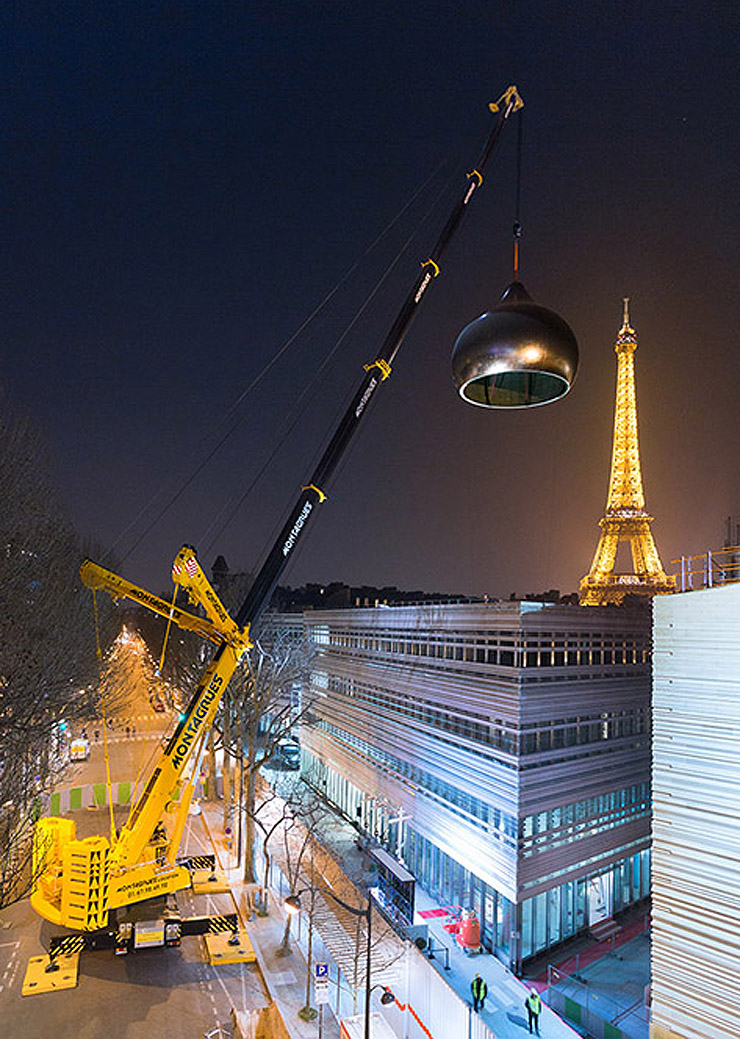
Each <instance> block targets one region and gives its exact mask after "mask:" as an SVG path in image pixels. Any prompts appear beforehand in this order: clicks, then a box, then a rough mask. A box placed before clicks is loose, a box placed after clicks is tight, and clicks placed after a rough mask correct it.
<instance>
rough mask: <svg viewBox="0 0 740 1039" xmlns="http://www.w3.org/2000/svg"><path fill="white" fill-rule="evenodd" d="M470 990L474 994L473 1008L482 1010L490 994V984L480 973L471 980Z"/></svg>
mask: <svg viewBox="0 0 740 1039" xmlns="http://www.w3.org/2000/svg"><path fill="white" fill-rule="evenodd" d="M470 991H471V993H472V996H473V1010H482V1009H483V1004H484V1003H485V1001H486V996H487V995H488V985H486V983H485V981H484V980H483V978H482V977H481V976H480V974H476V975H475V977H474V978H473V980H472V981H471V982H470Z"/></svg>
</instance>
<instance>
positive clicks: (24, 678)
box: [0, 400, 109, 907]
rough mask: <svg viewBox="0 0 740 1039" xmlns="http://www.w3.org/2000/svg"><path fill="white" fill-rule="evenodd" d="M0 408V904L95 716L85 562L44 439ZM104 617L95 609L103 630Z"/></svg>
mask: <svg viewBox="0 0 740 1039" xmlns="http://www.w3.org/2000/svg"><path fill="white" fill-rule="evenodd" d="M2 405H3V406H2V407H0V500H1V501H2V503H3V506H2V509H0V809H1V814H0V829H1V830H2V834H1V836H2V857H1V860H0V907H2V906H6V905H10V904H12V903H13V902H16V901H18V900H19V899H21V898H23V897H24V896H25V895H26V893H27V892H28V890H29V887H30V886H31V884H32V883H33V869H32V866H31V851H30V845H31V834H32V830H33V823H34V821H35V819H36V818H37V816H38V814H39V811H40V796H41V794H42V793H43V792H44V791H46V790H48V789H49V787H50V786H51V785H52V784H53V782H54V779H55V777H56V776H57V775H58V774H59V772H60V770H61V768H62V767H63V764H64V754H63V750H64V738H65V735H64V734H65V731H67V730H69V727H70V726H71V725H75V724H77V723H80V722H84V721H85V720H86V719H88V718H90V717H91V716H92V715H93V714H94V711H95V707H96V703H97V699H98V695H99V689H98V682H97V670H98V669H97V663H96V638H95V625H94V621H93V604H92V598H91V595H90V593H89V592H88V591H86V589H84V588H83V586H82V584H81V582H80V579H79V575H78V568H79V564H80V562H81V560H82V557H83V555H84V553H83V551H82V546H81V545H80V542H79V540H78V538H77V537H76V535H75V533H74V531H73V530H72V528H71V527H70V526H69V524H68V523H67V522H66V521H65V520H64V518H63V516H62V513H61V510H60V509H59V507H58V505H57V503H56V499H55V495H54V493H53V490H52V487H51V483H50V480H49V478H48V475H47V465H46V460H45V451H44V445H43V441H42V438H41V436H40V434H39V432H38V430H37V429H36V428H35V426H34V425H33V423H32V422H31V421H30V420H28V419H27V418H21V417H18V416H16V415H14V414H13V413H12V411H11V409H10V408H9V407H8V406H7V402H6V401H4V400H3V401H2ZM108 615H109V611H108V610H107V609H106V607H102V609H101V614H100V615H99V619H100V621H101V624H102V625H103V626H104V621H105V618H106V617H107V616H108Z"/></svg>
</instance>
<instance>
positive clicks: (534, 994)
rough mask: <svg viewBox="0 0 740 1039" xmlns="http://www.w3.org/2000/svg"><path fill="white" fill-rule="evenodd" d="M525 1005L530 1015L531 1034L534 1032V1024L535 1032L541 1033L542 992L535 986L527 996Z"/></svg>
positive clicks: (536, 1033)
mask: <svg viewBox="0 0 740 1039" xmlns="http://www.w3.org/2000/svg"><path fill="white" fill-rule="evenodd" d="M524 1005H525V1007H526V1008H527V1014H528V1015H529V1034H530V1035H531V1034H532V1026H533V1025H534V1034H535V1035H539V1034H540V1014H541V1013H542V1000H541V999H540V994H539V992H538V991H537V989H536V988H533V989H532V990H531V991H530V993H529V995H528V996H527V998H526V999H525V1000H524Z"/></svg>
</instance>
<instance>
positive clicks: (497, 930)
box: [302, 602, 651, 970]
mask: <svg viewBox="0 0 740 1039" xmlns="http://www.w3.org/2000/svg"><path fill="white" fill-rule="evenodd" d="M304 622H305V625H306V635H307V638H308V639H309V640H310V641H311V642H312V643H313V647H314V658H313V662H312V665H311V681H310V687H309V689H308V692H309V695H310V696H311V700H312V703H311V712H312V715H313V722H312V725H311V726H310V727H307V729H306V731H305V733H303V734H302V745H303V773H304V777H305V778H306V779H307V781H308V782H310V783H311V785H312V786H314V787H315V789H317V790H318V791H319V792H320V793H321V794H322V795H323V796H325V797H326V798H327V800H328V801H329V802H330V803H331V804H333V805H334V806H336V807H337V808H338V809H339V810H340V811H341V812H342V813H343V814H344V815H345V816H346V818H348V819H349V820H350V821H351V822H353V823H354V824H355V825H357V826H358V828H359V829H360V830H361V831H362V832H364V833H366V834H369V835H370V836H371V837H373V838H375V839H377V841H378V842H379V843H380V844H381V845H382V846H383V847H385V848H386V849H387V850H388V851H390V852H391V853H392V854H395V855H397V856H398V857H399V858H401V859H402V861H403V863H404V865H405V866H406V867H407V868H408V869H409V870H410V871H411V872H412V873H413V874H414V875H415V877H416V878H417V881H418V883H419V884H420V886H421V887H423V888H424V889H425V890H426V891H427V892H428V893H429V895H430V896H432V898H434V900H435V901H436V902H437V903H438V904H440V905H443V906H446V905H459V906H463V907H465V908H471V909H473V911H474V912H475V913H476V915H477V917H478V919H479V921H480V924H481V939H482V942H483V945H484V946H485V947H486V948H487V949H489V950H490V951H492V952H494V953H495V954H496V955H498V956H499V957H500V958H501V959H502V960H503V961H504V962H507V963H508V964H509V965H511V966H512V967H513V968H514V969H515V970H518V969H519V968H520V967H521V963H522V961H523V960H525V959H528V958H530V957H533V956H537V955H539V954H540V953H542V952H543V951H544V950H546V949H548V948H551V947H552V946H554V945H558V944H560V943H561V942H563V941H565V940H566V939H568V938H570V937H572V936H573V935H575V934H577V933H578V932H580V931H583V930H585V929H586V928H588V927H589V926H592V925H593V924H594V923H595V922H596V921H597V920H599V919H603V918H604V916H605V915H606V916H610V915H612V914H614V913H618V912H619V911H620V910H621V909H623V908H625V907H627V906H629V905H631V904H632V903H634V902H636V901H638V900H639V899H641V898H643V897H645V896H646V895H647V894H648V892H649V851H648V850H647V849H648V848H649V837H650V801H651V795H650V786H649V780H650V655H651V638H650V620H649V616H647V615H645V614H644V613H642V612H640V613H637V612H630V611H629V610H620V611H616V610H615V611H609V612H606V611H600V610H598V611H597V610H589V609H583V608H579V607H572V606H563V605H561V604H547V603H544V604H542V603H534V602H533V603H517V602H511V603H488V604H464V605H462V604H454V605H451V604H445V605H440V604H435V605H429V606H419V607H411V606H403V607H390V608H385V609H383V610H373V609H367V610H365V609H359V610H349V609H347V610H345V609H343V610H339V611H336V612H334V611H321V612H316V613H313V614H311V615H308V614H306V615H304ZM347 777H351V781H350V779H348V778H347ZM399 814H403V822H401V823H399V822H397V821H396V820H397V818H398V817H399ZM615 860H616V862H615Z"/></svg>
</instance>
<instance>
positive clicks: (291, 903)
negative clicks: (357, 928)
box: [284, 887, 389, 1039]
mask: <svg viewBox="0 0 740 1039" xmlns="http://www.w3.org/2000/svg"><path fill="white" fill-rule="evenodd" d="M316 891H321V892H322V894H324V895H329V896H330V897H331V898H333V899H334V901H335V902H337V903H338V904H339V905H340V906H341V907H342V908H343V909H346V910H347V912H348V913H351V914H352V916H357V917H364V919H365V920H366V921H367V950H366V959H365V1031H364V1039H370V992H371V985H370V954H371V951H372V919H373V896H372V894H370V892H368V896H367V906H366V908H365V909H358V907H357V906H351V905H349V903H348V902H345V901H344V900H343V899H341V898H340V897H339V895H335V894H334V892H333V891H332V890H331V889H330V888H327V887H304V888H301V890H300V891H297V892H296V893H295V894H294V895H288V897H287V898H286V899H285V902H284V905H285V910H286V912H288V913H290V914H291V915H292V916H296V915H297V914H298V913H300V911H301V895H305V894H307V893H308V894H314V892H316ZM384 995H385V993H384ZM381 1002H389V1000H384V999H383V996H381Z"/></svg>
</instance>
